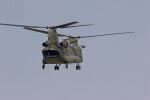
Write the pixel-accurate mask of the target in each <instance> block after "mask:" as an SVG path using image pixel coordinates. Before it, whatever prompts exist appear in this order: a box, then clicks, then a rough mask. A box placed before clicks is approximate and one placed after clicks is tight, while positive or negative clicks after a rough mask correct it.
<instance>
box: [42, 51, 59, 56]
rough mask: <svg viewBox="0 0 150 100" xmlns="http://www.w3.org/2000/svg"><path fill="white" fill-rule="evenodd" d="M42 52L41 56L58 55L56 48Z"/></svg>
mask: <svg viewBox="0 0 150 100" xmlns="http://www.w3.org/2000/svg"><path fill="white" fill-rule="evenodd" d="M42 53H43V56H45V57H58V56H59V52H58V51H56V50H43V51H42Z"/></svg>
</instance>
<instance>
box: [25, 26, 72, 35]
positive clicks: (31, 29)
mask: <svg viewBox="0 0 150 100" xmlns="http://www.w3.org/2000/svg"><path fill="white" fill-rule="evenodd" d="M24 29H26V30H30V31H35V32H40V33H44V34H48V31H44V30H39V29H34V28H29V27H25V28H24ZM58 36H60V37H69V36H67V35H63V34H58Z"/></svg>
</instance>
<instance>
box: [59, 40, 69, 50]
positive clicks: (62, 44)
mask: <svg viewBox="0 0 150 100" xmlns="http://www.w3.org/2000/svg"><path fill="white" fill-rule="evenodd" d="M59 44H60V46H61V47H64V48H67V47H68V42H67V41H66V40H63V41H62V42H60V43H59Z"/></svg>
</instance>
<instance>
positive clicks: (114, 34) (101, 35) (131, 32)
mask: <svg viewBox="0 0 150 100" xmlns="http://www.w3.org/2000/svg"><path fill="white" fill-rule="evenodd" d="M129 33H134V32H122V33H110V34H101V35H91V36H77V37H74V38H90V37H99V36H109V35H121V34H129Z"/></svg>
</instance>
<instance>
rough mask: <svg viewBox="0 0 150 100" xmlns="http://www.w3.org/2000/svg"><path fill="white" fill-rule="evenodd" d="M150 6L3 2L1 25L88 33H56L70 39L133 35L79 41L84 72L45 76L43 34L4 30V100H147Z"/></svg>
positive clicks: (0, 89) (139, 0)
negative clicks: (77, 25) (72, 25)
mask: <svg viewBox="0 0 150 100" xmlns="http://www.w3.org/2000/svg"><path fill="white" fill-rule="evenodd" d="M149 3H150V2H149V1H148V0H0V22H3V23H13V24H25V25H39V26H47V25H48V26H51V25H52V26H53V25H59V24H63V23H66V22H70V21H79V22H81V24H94V25H93V26H90V27H82V28H81V27H80V28H72V29H58V30H57V31H58V33H62V34H66V35H75V36H78V35H80V36H83V35H95V34H105V33H114V32H126V31H132V32H135V34H128V35H115V36H107V37H97V38H88V39H80V40H79V43H80V44H81V45H85V46H86V48H85V49H83V58H84V62H83V63H82V64H81V66H82V70H81V71H76V70H75V65H69V69H68V70H66V69H65V66H64V65H61V67H60V70H59V71H54V65H46V69H45V70H42V61H41V60H42V54H41V50H42V48H43V47H42V45H41V44H42V42H44V41H46V39H47V36H46V35H44V34H40V33H36V32H31V31H28V30H23V29H22V28H15V27H6V26H0V45H1V49H0V100H10V99H11V100H91V99H92V100H149V99H150V91H149V90H150V87H149V84H150V78H149V77H150V74H149V71H150V69H149V68H148V67H149V65H150V64H149V62H148V61H149V59H148V58H149V57H150V52H149V50H150V47H149V42H150V41H149V40H150V38H149V34H148V32H149V31H150V30H149V27H150V25H149V24H150V23H149V17H150V15H149V7H148V4H149Z"/></svg>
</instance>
